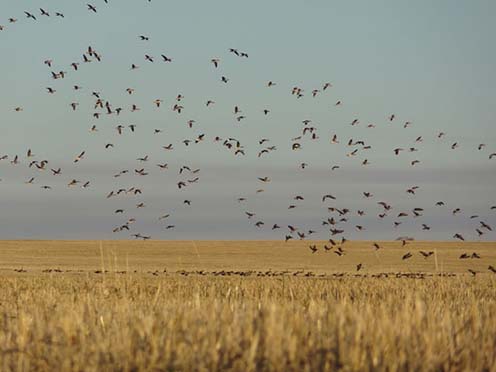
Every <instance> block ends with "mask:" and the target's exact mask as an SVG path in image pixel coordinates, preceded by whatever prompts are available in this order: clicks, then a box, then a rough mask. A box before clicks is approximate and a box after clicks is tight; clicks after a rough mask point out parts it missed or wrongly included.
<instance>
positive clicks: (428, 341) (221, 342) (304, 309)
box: [0, 241, 496, 371]
mask: <svg viewBox="0 0 496 372" xmlns="http://www.w3.org/2000/svg"><path fill="white" fill-rule="evenodd" d="M315 243H316V244H317V246H318V249H319V251H318V252H316V253H311V251H310V250H309V249H308V246H309V245H310V244H315ZM323 244H324V243H322V242H290V243H287V244H285V243H284V242H266V241H261V242H192V241H182V242H155V241H147V242H141V241H136V242H134V241H133V242H110V241H106V242H102V243H100V242H99V241H96V242H95V241H78V242H56V241H49V242H34V241H23V242H14V241H12V242H9V241H5V242H0V370H1V371H219V370H222V371H223V370H228V371H315V370H328V371H334V370H343V371H408V370H415V371H420V370H426V371H496V316H495V314H496V274H494V273H492V272H491V271H489V270H488V266H489V265H492V266H496V245H495V244H494V243H463V244H460V243H429V242H415V243H413V242H412V243H409V244H407V245H406V246H405V247H402V246H401V243H398V242H389V243H387V242H379V244H380V246H381V248H380V249H379V250H377V251H376V250H374V249H373V248H372V243H371V242H352V243H346V244H345V245H344V246H343V250H344V251H345V254H344V255H343V256H341V257H338V256H337V255H336V254H334V253H333V252H332V251H330V252H324V251H323V249H322V247H323ZM420 250H424V251H431V250H432V251H435V254H433V255H432V256H430V257H429V258H427V259H424V258H423V256H422V255H421V254H419V251H420ZM408 252H410V253H412V257H411V258H409V259H407V260H402V257H403V256H404V255H405V254H406V253H408ZM473 252H476V253H477V254H478V255H480V257H481V258H479V259H477V258H473V259H472V258H470V259H459V256H460V255H461V254H462V253H468V254H470V255H471V254H472V253H473ZM358 263H362V265H363V268H362V269H361V270H360V271H359V272H357V271H356V265H357V264H358ZM468 269H470V270H473V271H474V272H476V274H475V275H473V274H471V273H469V272H468V271H467V270H468Z"/></svg>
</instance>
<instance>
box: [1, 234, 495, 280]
mask: <svg viewBox="0 0 496 372" xmlns="http://www.w3.org/2000/svg"><path fill="white" fill-rule="evenodd" d="M377 243H378V244H379V245H380V246H381V248H380V249H378V250H376V249H375V248H374V247H373V246H372V244H373V242H367V241H359V242H346V243H345V244H344V245H341V247H342V249H343V250H344V252H345V253H344V255H342V256H338V255H337V254H336V253H334V251H335V250H336V248H335V247H334V248H333V250H331V251H327V252H326V251H325V250H324V248H323V246H324V244H326V242H322V241H290V242H288V243H285V242H284V241H0V273H1V274H8V273H13V274H16V273H18V271H19V270H21V269H22V271H21V272H22V273H23V274H29V273H38V272H42V271H43V270H45V271H46V270H49V269H58V270H62V271H63V272H83V273H84V272H94V271H96V270H108V271H131V270H132V271H135V270H136V271H138V272H150V271H160V272H164V270H166V271H167V272H168V273H174V272H178V271H181V270H185V271H189V272H192V271H195V270H204V271H206V272H214V271H219V270H234V271H268V270H271V271H288V272H289V273H293V272H300V271H302V270H303V271H305V272H313V273H315V274H331V273H355V272H356V271H357V264H360V263H361V264H362V265H363V267H362V269H361V270H360V273H361V274H367V273H370V274H373V273H374V274H375V273H382V272H384V273H386V272H404V273H409V272H415V273H416V272H425V273H443V272H445V273H467V274H469V273H468V269H471V270H474V271H476V272H480V273H488V274H491V272H490V271H489V270H488V266H489V265H492V266H494V267H496V242H466V243H458V242H408V243H407V245H406V246H402V244H401V242H377ZM312 244H316V245H317V248H318V251H317V252H316V253H312V252H311V251H310V249H309V245H312ZM328 245H329V244H328ZM420 251H434V252H435V253H434V254H433V255H432V256H430V257H428V258H424V257H423V256H422V255H421V254H420ZM408 252H410V253H411V254H412V257H411V258H409V259H406V260H403V259H402V257H403V256H404V255H405V254H407V253H408ZM474 252H475V253H477V254H478V255H479V256H480V257H481V258H480V259H477V258H468V259H460V258H459V257H460V255H462V254H463V253H467V254H469V255H472V253H474ZM469 275H470V274H469Z"/></svg>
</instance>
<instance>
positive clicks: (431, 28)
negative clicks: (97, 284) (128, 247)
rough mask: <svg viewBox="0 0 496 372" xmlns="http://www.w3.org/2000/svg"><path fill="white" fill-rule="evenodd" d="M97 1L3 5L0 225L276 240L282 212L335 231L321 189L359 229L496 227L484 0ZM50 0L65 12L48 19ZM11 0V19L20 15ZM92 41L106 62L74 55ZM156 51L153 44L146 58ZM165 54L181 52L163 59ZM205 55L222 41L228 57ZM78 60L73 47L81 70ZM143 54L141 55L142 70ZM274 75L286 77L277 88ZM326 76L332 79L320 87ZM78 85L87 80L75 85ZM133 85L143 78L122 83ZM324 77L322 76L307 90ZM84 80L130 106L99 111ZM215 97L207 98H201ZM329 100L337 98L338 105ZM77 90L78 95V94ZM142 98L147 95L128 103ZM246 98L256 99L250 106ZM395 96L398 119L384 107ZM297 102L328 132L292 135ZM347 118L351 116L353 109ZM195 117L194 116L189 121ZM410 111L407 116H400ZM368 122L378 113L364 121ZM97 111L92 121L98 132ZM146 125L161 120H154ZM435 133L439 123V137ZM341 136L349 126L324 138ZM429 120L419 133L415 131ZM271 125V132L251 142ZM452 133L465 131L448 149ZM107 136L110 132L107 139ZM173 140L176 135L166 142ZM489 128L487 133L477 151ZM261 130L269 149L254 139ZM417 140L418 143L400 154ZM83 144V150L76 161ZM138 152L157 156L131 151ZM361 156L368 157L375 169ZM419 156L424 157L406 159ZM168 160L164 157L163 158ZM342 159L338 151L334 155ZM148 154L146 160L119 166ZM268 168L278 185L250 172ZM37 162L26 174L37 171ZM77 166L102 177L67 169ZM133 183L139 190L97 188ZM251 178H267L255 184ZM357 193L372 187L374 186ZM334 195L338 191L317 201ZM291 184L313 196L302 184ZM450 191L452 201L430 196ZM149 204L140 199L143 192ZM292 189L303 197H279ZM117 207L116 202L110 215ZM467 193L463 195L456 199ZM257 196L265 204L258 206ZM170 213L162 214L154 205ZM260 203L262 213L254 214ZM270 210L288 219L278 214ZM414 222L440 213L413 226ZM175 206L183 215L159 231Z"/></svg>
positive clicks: (7, 231)
mask: <svg viewBox="0 0 496 372" xmlns="http://www.w3.org/2000/svg"><path fill="white" fill-rule="evenodd" d="M86 4H87V1H78V0H72V1H62V0H46V1H28V0H15V1H14V0H5V1H2V3H1V4H0V25H2V26H5V27H4V29H3V30H1V31H0V56H1V58H0V68H1V70H2V71H3V73H2V74H0V115H1V116H0V129H1V135H0V157H1V156H2V155H8V156H9V158H8V159H6V160H2V161H0V179H1V181H0V208H1V212H0V238H2V239H127V238H130V234H131V233H141V234H143V235H149V236H152V237H153V238H156V239H278V238H281V237H284V235H285V234H286V233H287V229H285V226H286V225H288V224H291V225H294V226H298V227H299V228H300V230H301V231H303V230H308V229H313V230H317V234H316V235H315V237H318V238H323V239H326V238H328V237H329V232H328V227H326V226H322V225H321V223H322V221H323V220H324V219H326V218H327V217H330V216H331V215H330V214H329V213H328V211H327V207H330V206H334V207H336V208H345V207H346V208H349V209H350V210H351V211H352V212H351V214H350V216H349V218H348V221H347V222H345V223H343V224H342V225H343V228H345V230H346V233H345V235H346V236H347V237H349V238H351V239H394V238H396V237H398V236H414V237H415V238H417V239H437V240H449V239H452V237H453V234H455V233H457V232H458V233H462V234H465V235H466V237H467V238H468V239H474V240H475V239H479V237H478V236H477V234H476V233H475V228H478V227H480V221H481V220H483V221H485V222H486V223H488V224H489V225H491V226H493V227H496V226H495V225H496V210H495V209H492V210H491V209H490V207H491V206H494V205H496V198H495V197H494V185H495V184H496V172H495V170H496V168H495V167H496V157H494V158H492V159H491V160H490V159H489V158H488V157H489V155H490V154H491V153H494V152H496V130H495V129H494V126H495V124H496V123H495V119H494V118H495V117H496V115H495V113H496V109H495V106H494V98H495V94H494V86H496V74H494V66H496V48H494V46H493V44H494V42H493V38H494V35H495V34H496V25H495V24H494V16H495V15H496V3H494V2H493V1H472V2H467V1H436V2H432V1H424V0H420V1H415V2H412V1H374V2H370V1H346V2H344V1H339V2H338V1H329V0H327V1H320V0H315V1H270V2H267V1H258V0H254V1H249V2H246V1H233V0H231V1H227V0H226V1H224V0H219V1H211V2H202V1H190V0H184V1H178V2H170V1H159V0H153V1H152V2H148V1H145V0H119V1H117V0H109V3H108V4H105V3H104V1H103V0H91V4H93V5H94V6H95V7H96V8H97V13H96V14H94V13H93V12H91V11H89V10H88V9H87V6H86ZM39 7H42V8H43V9H45V10H47V11H48V12H49V13H50V17H45V16H42V15H41V14H40V11H39V9H38V8H39ZM24 11H28V12H31V13H32V14H34V15H35V16H36V18H37V20H36V21H34V20H32V19H27V18H26V16H25V15H24ZM56 11H58V12H62V13H63V14H64V18H63V19H62V18H59V17H55V16H54V13H55V12H56ZM11 17H12V18H16V19H17V22H15V23H10V22H9V18H11ZM139 35H145V36H148V37H149V39H150V40H148V41H141V40H140V39H139ZM90 45H91V46H92V47H93V48H94V49H95V50H97V51H98V52H99V53H100V54H101V55H102V62H100V63H98V62H96V61H92V62H91V63H83V62H82V55H83V53H85V52H86V49H87V48H88V46H90ZM229 48H237V49H239V50H240V51H244V52H246V53H248V55H249V58H240V57H236V56H235V55H233V54H232V53H230V52H229ZM145 54H148V55H151V56H153V57H154V58H155V62H154V63H150V62H148V61H145V58H144V55H145ZM161 54H165V55H167V56H168V57H170V58H172V60H173V61H172V62H171V63H163V62H161V61H160V60H161V57H160V55H161ZM212 58H219V59H220V65H219V68H217V69H216V68H215V67H214V66H213V64H212V63H211V62H210V60H211V59H212ZM47 59H53V67H52V68H49V67H48V66H47V65H45V64H44V63H43V61H45V60H47ZM72 62H78V63H79V68H78V71H73V69H72V67H71V66H70V64H71V63H72ZM133 63H134V64H137V65H139V68H138V69H136V70H133V71H131V70H130V66H131V64H133ZM61 70H62V71H66V72H67V77H66V78H64V79H57V80H53V79H52V77H51V73H50V72H51V71H55V72H58V71H61ZM221 76H226V77H228V79H229V81H228V83H227V84H225V83H223V82H222V81H221ZM268 81H273V82H275V83H276V85H275V86H273V87H270V88H268V87H267V82H268ZM326 82H330V83H332V87H331V88H329V89H327V90H326V91H322V86H323V84H324V83H326ZM76 84H77V85H81V86H82V89H81V90H79V91H74V89H73V88H72V87H73V85H76ZM294 86H298V87H301V88H302V89H304V97H302V98H301V99H297V98H295V96H294V95H292V94H291V89H292V88H293V87H294ZM47 87H51V88H53V89H55V90H56V92H55V94H48V93H47V90H46V88H47ZM126 88H133V89H135V92H134V93H133V94H132V95H129V94H127V93H126V91H125V89H126ZM313 89H320V90H321V91H320V92H319V93H318V94H317V96H316V97H315V98H312V94H311V92H312V90H313ZM91 92H98V93H100V95H101V96H102V97H103V99H104V100H108V101H110V102H111V103H112V105H113V106H114V107H118V106H121V107H124V108H125V110H124V112H123V113H122V114H121V115H120V116H119V117H116V115H103V116H102V117H101V118H100V119H95V118H93V117H92V113H93V112H95V110H94V109H93V104H94V103H95V97H93V96H92V95H91ZM178 94H182V95H183V96H184V97H185V98H184V99H183V100H182V101H181V104H182V105H184V107H185V109H184V112H183V113H181V114H177V113H176V112H173V111H172V110H171V107H172V106H173V105H174V104H175V103H176V101H175V97H176V96H177V95H178ZM157 98H160V99H162V100H163V101H164V102H163V105H162V107H161V108H160V109H157V108H156V107H154V105H153V101H154V100H155V99H157ZM207 100H212V101H215V104H213V105H212V106H211V107H206V105H205V102H206V101H207ZM337 101H342V103H343V104H342V105H341V106H335V103H336V102H337ZM72 102H78V103H79V106H78V109H77V110H76V111H73V110H72V109H71V107H70V103H72ZM131 104H136V105H137V106H138V107H139V108H140V110H139V111H137V112H130V111H129V107H130V106H131ZM236 105H237V106H239V107H240V108H241V110H242V114H243V115H244V116H246V119H244V120H242V121H241V122H239V123H238V122H237V121H236V120H235V117H236V116H235V115H234V114H233V107H234V106H236ZM16 107H22V109H23V110H22V111H21V112H16V111H15V110H14V108H16ZM265 108H267V109H270V114H269V115H267V116H265V115H263V113H262V110H263V109H265ZM391 114H395V119H394V120H393V121H392V122H389V121H388V117H389V116H390V115H391ZM305 119H309V120H312V122H311V124H310V125H309V126H314V127H316V128H317V134H318V136H319V139H318V140H311V139H310V137H309V136H308V135H306V136H304V138H303V139H302V140H301V141H300V142H301V145H302V148H301V150H298V151H293V150H292V149H291V143H292V141H291V139H292V138H294V137H297V136H299V135H301V134H302V133H301V131H302V128H303V124H302V120H305ZM354 119H358V120H359V124H358V125H355V126H352V125H350V123H351V122H352V121H353V120H354ZM188 120H195V125H194V127H193V128H192V129H190V128H188V127H187V125H186V123H187V121H188ZM406 121H409V122H411V123H412V124H411V126H410V127H408V128H406V129H405V128H403V124H404V123H405V122H406ZM369 123H373V124H374V125H375V126H376V127H375V128H367V124H369ZM118 124H122V125H125V126H127V125H129V124H135V125H136V126H137V130H136V132H135V133H130V131H129V130H126V131H125V133H124V134H123V135H120V136H119V135H118V134H117V131H116V130H115V126H116V125H118ZM92 125H97V127H98V129H99V130H98V132H96V133H90V132H89V128H90V127H91V126H92ZM155 128H160V129H162V130H163V133H160V134H158V135H154V134H153V130H154V129H155ZM439 132H445V133H446V135H445V136H444V137H443V138H442V139H438V138H437V134H438V133H439ZM202 133H204V134H205V136H206V139H205V141H203V142H201V143H199V144H192V145H190V146H187V147H186V146H184V145H183V144H182V143H181V141H182V140H184V139H185V138H188V139H193V140H194V139H195V138H196V137H197V136H198V135H200V134H202ZM333 134H337V135H338V137H339V139H340V143H339V144H336V145H331V144H330V138H331V137H332V135H333ZM217 135H218V136H220V137H222V138H223V139H224V138H228V137H233V138H236V139H239V140H240V141H241V142H242V144H243V146H244V147H245V152H246V155H245V156H234V155H233V153H232V151H231V152H230V151H229V150H227V149H226V148H225V147H223V146H222V145H221V143H220V144H217V143H213V137H214V136H217ZM419 136H422V142H419V143H415V139H416V138H417V137H419ZM261 138H268V139H270V141H269V142H267V143H266V144H264V145H259V144H258V141H259V140H260V139H261ZM349 138H353V139H354V140H355V141H356V140H359V139H361V140H364V141H365V142H366V144H368V145H370V146H372V149H370V150H360V151H359V155H358V156H357V157H347V156H346V153H348V152H350V151H351V150H353V149H354V148H355V147H347V146H346V142H347V141H348V139H349ZM455 142H456V143H457V144H458V145H459V147H458V148H457V149H455V150H451V145H452V144H453V143H455ZM107 143H113V144H114V148H112V149H105V144H107ZM169 143H173V144H174V150H173V151H170V152H168V151H165V150H163V148H162V146H165V145H168V144H169ZM481 143H484V144H486V147H485V148H484V149H483V150H480V151H479V150H478V149H477V147H478V145H479V144H481ZM270 145H274V146H276V147H277V151H272V152H270V154H267V155H264V156H262V157H257V153H258V151H260V150H261V149H262V148H264V146H270ZM411 146H415V147H417V148H418V149H419V151H418V152H415V153H406V152H405V153H402V154H401V155H400V156H395V155H394V154H393V151H392V150H393V149H394V148H398V147H402V148H409V147H411ZM28 148H29V149H32V151H33V153H34V154H35V156H34V158H33V159H34V160H43V159H46V160H48V161H49V166H48V168H55V169H56V168H58V167H61V168H62V169H63V173H62V175H61V176H52V175H51V172H50V171H49V170H47V171H36V170H34V169H33V168H28V167H27V165H28V164H29V162H30V160H31V159H26V151H27V150H28ZM83 150H84V151H86V156H85V158H84V160H83V161H81V162H80V163H78V164H74V163H73V160H74V158H75V156H77V154H79V153H80V152H81V151H83ZM15 155H19V156H20V161H21V164H19V165H16V166H14V165H12V164H11V162H10V161H11V160H12V159H13V158H14V156H15ZM146 155H148V156H149V158H150V161H149V162H148V163H145V164H140V163H139V162H138V161H137V160H136V159H137V158H138V157H144V156H146ZM365 158H366V159H368V161H369V162H370V165H368V166H365V167H364V166H362V165H361V162H362V161H363V160H364V159H365ZM414 159H418V160H420V163H419V164H418V165H416V166H414V167H412V166H410V161H412V160H414ZM159 162H160V163H164V162H167V163H168V164H169V170H167V171H164V172H161V171H159V170H158V169H157V167H156V164H157V163H159ZM301 163H306V164H307V167H306V168H305V169H301V168H300V164H301ZM183 165H188V166H190V167H192V168H195V169H196V168H200V169H201V171H200V173H199V177H200V180H199V182H198V183H197V184H191V185H188V187H186V188H185V189H182V190H178V188H177V182H178V181H179V180H183V179H185V178H184V177H186V178H189V179H191V178H193V176H189V175H186V176H184V175H179V174H178V170H179V168H180V167H181V166H183ZM332 165H339V166H340V167H341V168H340V169H338V170H336V171H330V167H331V166H332ZM143 167H144V168H146V169H147V170H148V171H149V175H148V176H146V177H140V176H136V175H132V174H131V175H126V176H123V177H119V178H118V179H116V178H114V177H113V175H114V174H116V173H118V172H119V171H120V170H123V169H129V170H131V173H132V172H133V169H139V168H143ZM265 176H268V177H270V179H271V182H270V183H269V184H261V182H260V181H259V180H258V179H257V178H258V177H265ZM31 177H35V181H34V182H33V184H26V180H29V179H30V178H31ZM72 179H77V180H81V181H83V182H85V181H90V183H91V185H90V187H89V188H87V189H82V188H81V187H80V186H77V187H67V183H68V182H69V181H70V180H72ZM42 185H50V186H52V190H50V191H47V190H43V189H41V187H40V186H42ZM414 185H415V186H420V187H419V189H418V191H417V192H416V194H415V195H414V196H412V195H410V194H406V193H405V190H406V189H408V188H410V187H412V186H414ZM131 186H139V187H140V188H142V189H143V195H142V196H139V197H130V196H126V197H116V198H110V199H107V198H106V195H107V194H108V193H109V192H110V191H111V190H117V189H118V188H121V187H127V188H129V187H131ZM260 188H264V190H265V191H264V192H262V193H256V190H257V189H260ZM364 191H369V192H372V193H373V194H374V197H373V198H371V199H367V198H364V197H363V194H362V193H363V192H364ZM327 193H330V194H333V195H335V196H336V197H337V200H336V201H333V202H332V203H330V202H327V203H325V204H323V203H322V202H321V198H322V195H324V194H327ZM295 195H302V196H304V197H305V200H304V202H295V201H294V200H293V197H294V196H295ZM239 197H245V198H246V199H247V200H246V202H241V203H240V202H238V201H237V200H236V199H237V198H239ZM184 199H191V200H192V205H191V206H190V207H187V206H185V205H184V204H183V200H184ZM439 200H442V201H444V202H445V203H446V206H445V207H443V208H439V207H435V205H434V204H435V202H437V201H439ZM379 201H388V202H389V203H391V204H392V205H393V212H391V213H390V214H389V216H388V217H387V218H386V219H384V220H380V219H378V218H377V214H379V213H381V212H382V210H381V208H380V207H379V206H378V205H377V202H379ZM139 202H143V203H145V204H146V207H145V208H140V209H137V208H136V207H135V205H136V204H137V203H139ZM291 204H295V205H297V207H296V208H295V209H292V210H288V206H289V205H291ZM414 207H422V208H424V209H425V212H424V216H422V217H421V218H417V219H414V218H411V217H408V218H407V219H404V222H403V223H402V225H400V226H399V227H398V228H394V227H393V222H394V221H398V219H397V218H395V216H396V215H397V214H398V213H399V212H401V211H411V209H412V208H414ZM119 208H122V209H125V213H124V214H123V215H116V214H115V213H114V211H115V210H116V209H119ZM456 208H460V209H461V210H462V212H461V213H460V214H458V215H453V214H452V213H451V212H452V210H454V209H456ZM357 210H364V211H365V212H366V214H365V216H362V217H360V216H357V215H356V213H355V212H356V211H357ZM246 211H250V212H253V213H256V216H255V217H253V219H247V216H246V215H245V212H246ZM166 213H170V214H171V217H170V218H169V219H168V220H167V221H166V222H163V221H162V222H161V221H158V216H161V215H163V214H166ZM472 215H478V216H479V217H477V218H473V219H470V218H469V217H470V216H472ZM128 218H136V223H134V224H133V225H132V229H131V231H130V232H127V231H122V232H119V233H113V232H112V230H113V229H114V228H115V227H116V226H119V225H122V224H123V223H125V222H126V221H127V219H128ZM257 221H263V222H264V223H265V225H264V227H262V228H257V227H255V226H254V223H255V222H257ZM274 223H277V224H279V225H280V226H282V227H283V228H282V229H280V230H276V231H272V230H271V229H270V227H271V226H272V225H273V224H274ZM422 223H425V224H427V225H428V226H430V227H431V230H429V231H426V230H422V229H421V228H420V227H421V225H422ZM168 224H173V225H174V226H175V227H174V228H173V229H169V230H165V228H164V226H166V225H168ZM356 225H361V226H364V227H365V230H364V231H358V230H357V229H356V228H355V226H356ZM484 232H486V234H484V236H483V237H482V238H481V239H483V240H494V238H495V234H494V232H489V231H484Z"/></svg>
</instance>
